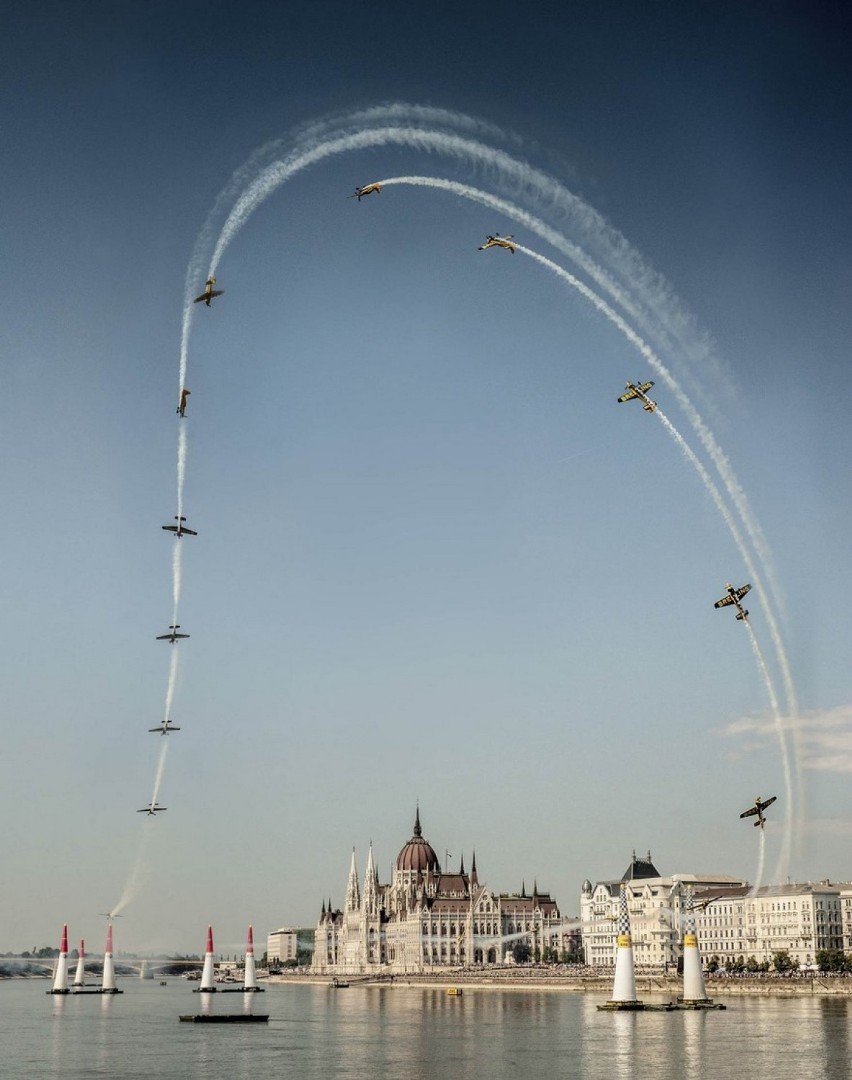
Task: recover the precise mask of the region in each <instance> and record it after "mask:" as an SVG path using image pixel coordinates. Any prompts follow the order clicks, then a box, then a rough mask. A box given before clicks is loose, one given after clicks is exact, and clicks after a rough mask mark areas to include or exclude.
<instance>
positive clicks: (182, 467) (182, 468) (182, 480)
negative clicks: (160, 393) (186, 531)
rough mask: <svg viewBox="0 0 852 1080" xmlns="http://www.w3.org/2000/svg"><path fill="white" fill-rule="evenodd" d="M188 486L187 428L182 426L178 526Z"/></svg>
mask: <svg viewBox="0 0 852 1080" xmlns="http://www.w3.org/2000/svg"><path fill="white" fill-rule="evenodd" d="M185 484H186V427H185V426H184V424H181V425H180V427H179V428H178V451H177V504H178V525H180V518H181V516H182V515H183V489H184V486H185Z"/></svg>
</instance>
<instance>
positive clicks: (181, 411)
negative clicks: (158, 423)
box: [175, 387, 192, 416]
mask: <svg viewBox="0 0 852 1080" xmlns="http://www.w3.org/2000/svg"><path fill="white" fill-rule="evenodd" d="M191 393H192V391H191V390H187V389H186V387H184V388H183V390H181V392H180V401H179V403H178V407H177V409H175V412H176V413H177V414H178V416H186V399H187V398H188V397H189V395H190V394H191Z"/></svg>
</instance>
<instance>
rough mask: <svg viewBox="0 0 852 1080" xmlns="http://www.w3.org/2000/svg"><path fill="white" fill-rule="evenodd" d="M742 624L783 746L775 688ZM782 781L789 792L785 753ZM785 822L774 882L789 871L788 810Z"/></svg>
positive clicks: (751, 632)
mask: <svg viewBox="0 0 852 1080" xmlns="http://www.w3.org/2000/svg"><path fill="white" fill-rule="evenodd" d="M743 622H744V623H745V625H746V629H747V630H748V634H749V638H750V639H751V647H752V650H753V652H754V658H755V661H756V662H757V667H758V670H759V671H760V673H761V674H762V676H763V682H764V685H765V686H766V692H767V694H768V695H769V703H770V706H771V708H772V713H773V716H774V717H775V729H776V731H777V733H778V738H779V740H780V741H781V745H782V746H785V745H786V743H785V739H784V721H783V719H782V717H781V710H780V709H779V707H778V698H777V696H776V694H775V687H774V686H773V685H772V679H771V678H770V677H769V670H768V668H767V667H766V661H765V660H764V659H763V653H762V652H761V651H760V643H759V642H758V640H757V636H756V635H755V632H754V628H753V627H752V625H751V623H750V622H749V621H748V619H743ZM784 780H785V782H786V784H787V788H788V791H789V787H790V761H789V759H788V757H787V755H786V753H785V754H784ZM788 801H789V800H788ZM785 822H786V825H787V827H786V828H785V830H784V839H783V841H782V843H781V852H780V854H779V856H778V865H777V866H776V868H775V880H776V881H783V880H784V878H785V877H786V876H787V870H788V869H789V865H790V840H791V829H792V815H791V812H790V810H789V809H787V811H786V814H785ZM760 831H761V833H762V832H763V829H761V830H760Z"/></svg>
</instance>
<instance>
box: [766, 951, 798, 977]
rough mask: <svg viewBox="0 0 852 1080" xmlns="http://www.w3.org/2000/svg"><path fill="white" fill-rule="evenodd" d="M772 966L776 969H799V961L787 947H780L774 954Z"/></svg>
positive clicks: (783, 970)
mask: <svg viewBox="0 0 852 1080" xmlns="http://www.w3.org/2000/svg"><path fill="white" fill-rule="evenodd" d="M772 966H773V967H774V968H775V970H776V971H780V972H785V971H797V970H798V968H799V961H798V960H796V959H795V958H794V957H792V956H791V955H790V954H789V952H787V950H786V949H779V950H778V952H776V953H773V954H772Z"/></svg>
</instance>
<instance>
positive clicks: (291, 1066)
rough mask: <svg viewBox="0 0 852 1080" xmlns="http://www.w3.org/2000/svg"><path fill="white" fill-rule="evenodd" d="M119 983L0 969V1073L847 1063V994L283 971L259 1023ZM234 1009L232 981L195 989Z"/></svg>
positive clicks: (420, 1079) (618, 1072) (500, 1071)
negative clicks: (698, 992)
mask: <svg viewBox="0 0 852 1080" xmlns="http://www.w3.org/2000/svg"><path fill="white" fill-rule="evenodd" d="M119 985H120V987H121V988H122V989H123V990H124V991H125V993H123V994H120V995H116V996H114V997H110V996H102V995H76V996H72V995H67V996H63V997H54V996H50V995H46V994H45V990H46V989H48V988H49V986H50V983H49V982H48V981H47V980H42V979H31V980H24V979H10V980H6V981H3V982H0V1075H2V1076H3V1078H4V1080H10V1078H11V1080H19V1078H20V1080H55V1078H56V1080H58V1078H59V1077H62V1078H63V1080H78V1078H79V1080H82V1078H86V1080H91V1078H92V1077H100V1078H105V1080H125V1078H128V1080H132V1078H135V1077H139V1078H140V1080H142V1078H145V1080H159V1078H163V1080H166V1078H167V1080H189V1078H190V1077H191V1078H193V1080H195V1078H200V1077H204V1078H212V1080H218V1078H219V1077H222V1078H225V1077H227V1078H229V1080H242V1078H245V1080H249V1078H251V1080H257V1078H259V1077H265V1076H281V1077H288V1078H290V1077H295V1078H297V1080H314V1078H316V1080H319V1078H322V1080H328V1078H334V1080H337V1078H340V1080H344V1078H352V1080H356V1078H357V1080H397V1078H399V1080H448V1078H449V1080H452V1078H456V1077H458V1078H461V1077H474V1076H475V1077H483V1078H487V1080H504V1078H505V1080H510V1078H511V1080H517V1078H519V1077H529V1078H530V1080H532V1078H539V1077H543V1078H547V1077H567V1078H575V1077H576V1078H578V1080H604V1078H606V1080H614V1078H630V1080H644V1078H646V1077H647V1078H654V1080H688V1078H699V1077H700V1078H703V1077H713V1078H714V1080H715V1078H726V1077H737V1078H741V1080H759V1078H760V1077H765V1076H772V1077H773V1080H786V1078H790V1080H801V1078H802V1077H808V1078H816V1077H820V1078H825V1080H840V1078H841V1077H843V1078H847V1077H849V1076H850V1073H852V1057H850V1023H852V1000H850V999H849V998H846V997H783V996H779V995H767V996H765V997H748V998H734V997H726V998H725V999H724V1001H725V1004H727V1006H728V1008H727V1010H726V1011H724V1012H722V1011H719V1012H671V1013H666V1012H646V1013H605V1012H598V1011H597V1009H596V1008H595V1005H596V1004H597V1003H598V1002H600V1001H604V1000H605V999H606V995H602V996H597V995H592V994H577V993H570V992H566V991H558V990H552V991H528V990H509V989H500V990H484V989H476V988H470V989H465V991H464V995H463V996H462V997H450V996H448V995H447V993H446V990H444V989H440V988H433V987H428V988H424V987H405V986H352V987H350V988H349V989H344V990H333V989H332V988H331V987H330V986H325V985H317V984H313V985H294V984H283V985H279V986H272V987H270V988H269V989H268V990H267V992H266V993H264V994H256V995H253V996H252V1000H251V1007H252V1008H253V1009H254V1011H255V1012H256V1013H268V1014H269V1018H270V1019H269V1023H268V1024H234V1025H230V1024H223V1025H212V1024H187V1023H180V1022H179V1021H178V1016H179V1015H180V1014H192V1013H198V1012H199V1011H200V1008H201V995H199V994H193V993H192V989H191V985H190V984H188V983H187V982H185V981H184V980H182V979H170V980H169V981H168V985H166V986H160V985H159V983H158V982H157V981H156V980H155V981H151V980H140V979H123V980H120V983H119ZM208 998H209V1000H210V1001H211V1010H212V1011H213V1012H225V1011H236V1012H240V1011H242V1009H243V1007H244V996H243V995H242V994H216V995H212V996H208Z"/></svg>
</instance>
